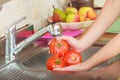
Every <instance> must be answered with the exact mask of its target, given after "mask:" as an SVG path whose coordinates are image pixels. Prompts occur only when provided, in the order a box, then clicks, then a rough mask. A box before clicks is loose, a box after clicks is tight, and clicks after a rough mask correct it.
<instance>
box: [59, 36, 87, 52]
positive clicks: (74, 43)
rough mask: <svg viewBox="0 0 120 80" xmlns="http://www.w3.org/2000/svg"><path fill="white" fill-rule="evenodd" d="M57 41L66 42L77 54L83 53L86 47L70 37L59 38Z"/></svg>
mask: <svg viewBox="0 0 120 80" xmlns="http://www.w3.org/2000/svg"><path fill="white" fill-rule="evenodd" d="M59 39H64V40H66V41H67V42H68V43H69V45H70V46H71V47H72V48H74V49H75V50H76V51H77V52H83V51H84V50H85V49H86V46H85V45H84V43H82V42H81V41H80V40H78V39H76V38H73V37H71V36H61V37H59Z"/></svg>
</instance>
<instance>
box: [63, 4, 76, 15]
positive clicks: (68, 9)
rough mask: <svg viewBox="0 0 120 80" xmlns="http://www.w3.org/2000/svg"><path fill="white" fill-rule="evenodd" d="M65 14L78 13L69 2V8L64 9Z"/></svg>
mask: <svg viewBox="0 0 120 80" xmlns="http://www.w3.org/2000/svg"><path fill="white" fill-rule="evenodd" d="M65 12H66V14H69V13H75V14H76V13H78V10H77V8H75V7H73V6H72V3H71V2H70V3H69V6H68V7H67V8H66V9H65Z"/></svg>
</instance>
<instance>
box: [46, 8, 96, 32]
mask: <svg viewBox="0 0 120 80" xmlns="http://www.w3.org/2000/svg"><path fill="white" fill-rule="evenodd" d="M53 8H54V10H53V14H52V16H50V17H49V18H48V21H49V22H59V23H61V25H62V28H63V29H72V30H76V29H81V28H88V27H90V26H91V25H92V24H93V23H94V21H95V19H96V17H97V15H96V12H95V11H94V9H93V8H91V7H87V6H85V7H81V8H80V9H76V8H75V7H72V6H69V7H66V8H65V9H64V10H61V9H59V8H55V7H54V6H53Z"/></svg>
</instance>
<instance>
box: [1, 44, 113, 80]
mask: <svg viewBox="0 0 120 80" xmlns="http://www.w3.org/2000/svg"><path fill="white" fill-rule="evenodd" d="M100 48H101V47H96V46H95V47H91V48H89V49H88V50H87V51H86V52H84V53H83V55H82V56H83V59H84V60H85V59H87V58H89V57H90V56H91V55H92V54H93V53H94V52H96V51H97V50H99V49H100ZM27 50H28V51H27ZM21 53H22V54H18V56H17V58H16V59H15V60H14V61H12V62H10V63H8V64H5V65H3V66H1V67H0V80H107V79H102V78H101V77H100V76H99V75H98V76H97V77H92V76H91V75H89V74H86V73H85V74H84V73H82V72H56V71H48V70H47V69H46V64H45V63H46V60H47V58H48V57H49V56H50V54H48V47H45V48H40V47H38V46H37V47H36V46H34V45H33V44H31V45H29V46H28V47H27V48H26V49H24V50H23V51H22V52H21ZM87 54H89V55H88V56H86V55H87ZM103 66H104V65H103ZM99 68H100V66H99ZM93 73H94V72H93ZM97 73H100V72H97ZM90 74H91V73H90ZM95 74H96V73H94V75H95ZM102 74H105V72H104V73H102ZM108 80H115V79H108Z"/></svg>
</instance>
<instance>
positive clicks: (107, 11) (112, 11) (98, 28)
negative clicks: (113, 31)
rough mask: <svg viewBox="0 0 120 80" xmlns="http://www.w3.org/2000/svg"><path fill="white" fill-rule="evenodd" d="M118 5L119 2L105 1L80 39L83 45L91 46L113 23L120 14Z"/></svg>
mask: <svg viewBox="0 0 120 80" xmlns="http://www.w3.org/2000/svg"><path fill="white" fill-rule="evenodd" d="M119 3H120V0H107V2H106V3H105V6H104V7H103V9H102V11H101V13H100V15H99V16H98V17H97V19H96V21H95V23H94V24H93V25H92V26H91V28H90V29H89V30H88V31H87V32H86V34H85V35H84V36H83V37H82V38H81V40H80V41H82V42H84V45H87V47H89V46H91V45H92V44H93V43H94V42H95V41H96V40H97V39H98V38H99V37H100V36H101V35H102V34H103V33H104V32H105V31H106V30H107V29H108V28H109V27H110V25H111V24H112V23H113V22H114V21H115V19H116V18H117V17H118V16H119V14H120V9H119V7H120V5H119ZM108 15H109V16H108Z"/></svg>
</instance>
